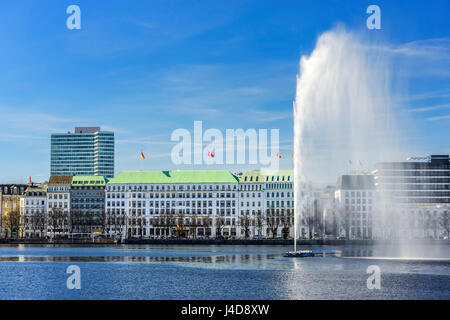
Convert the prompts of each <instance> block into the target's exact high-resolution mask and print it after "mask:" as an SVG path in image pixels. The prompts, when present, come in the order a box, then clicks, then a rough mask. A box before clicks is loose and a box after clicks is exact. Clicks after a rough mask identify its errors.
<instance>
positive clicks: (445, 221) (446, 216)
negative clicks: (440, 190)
mask: <svg viewBox="0 0 450 320" xmlns="http://www.w3.org/2000/svg"><path fill="white" fill-rule="evenodd" d="M439 225H440V226H441V227H442V229H444V230H445V232H447V237H450V211H448V210H445V211H444V212H443V213H442V215H441V218H440V219H439Z"/></svg>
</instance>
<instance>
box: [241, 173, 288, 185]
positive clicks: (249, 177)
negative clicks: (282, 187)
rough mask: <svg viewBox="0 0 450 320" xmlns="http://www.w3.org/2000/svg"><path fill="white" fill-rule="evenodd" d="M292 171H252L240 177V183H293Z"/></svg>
mask: <svg viewBox="0 0 450 320" xmlns="http://www.w3.org/2000/svg"><path fill="white" fill-rule="evenodd" d="M293 177H294V174H293V171H292V170H276V171H266V170H252V171H247V172H244V173H242V174H240V175H238V178H239V182H240V183H261V182H293Z"/></svg>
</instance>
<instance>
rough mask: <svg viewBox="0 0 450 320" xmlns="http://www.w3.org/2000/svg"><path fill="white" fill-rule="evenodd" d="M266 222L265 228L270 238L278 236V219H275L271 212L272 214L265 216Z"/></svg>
mask: <svg viewBox="0 0 450 320" xmlns="http://www.w3.org/2000/svg"><path fill="white" fill-rule="evenodd" d="M266 221H267V228H268V229H269V231H270V232H271V233H272V238H274V239H275V237H276V236H277V234H278V227H279V226H280V219H279V218H278V217H275V215H274V214H273V212H272V214H270V215H268V216H267V218H266Z"/></svg>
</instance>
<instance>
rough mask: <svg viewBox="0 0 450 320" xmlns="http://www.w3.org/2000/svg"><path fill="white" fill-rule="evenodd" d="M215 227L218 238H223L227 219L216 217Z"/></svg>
mask: <svg viewBox="0 0 450 320" xmlns="http://www.w3.org/2000/svg"><path fill="white" fill-rule="evenodd" d="M214 226H215V227H216V237H219V236H222V230H223V227H224V226H225V219H224V218H222V217H220V216H218V217H216V219H215V222H214Z"/></svg>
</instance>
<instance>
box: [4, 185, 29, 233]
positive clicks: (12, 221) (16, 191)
mask: <svg viewBox="0 0 450 320" xmlns="http://www.w3.org/2000/svg"><path fill="white" fill-rule="evenodd" d="M27 188H28V185H26V184H2V185H0V208H1V215H0V226H1V233H2V235H4V236H5V237H13V238H15V237H20V236H21V235H22V230H23V223H22V217H21V212H20V198H21V197H22V195H23V194H24V193H25V190H26V189H27Z"/></svg>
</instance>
